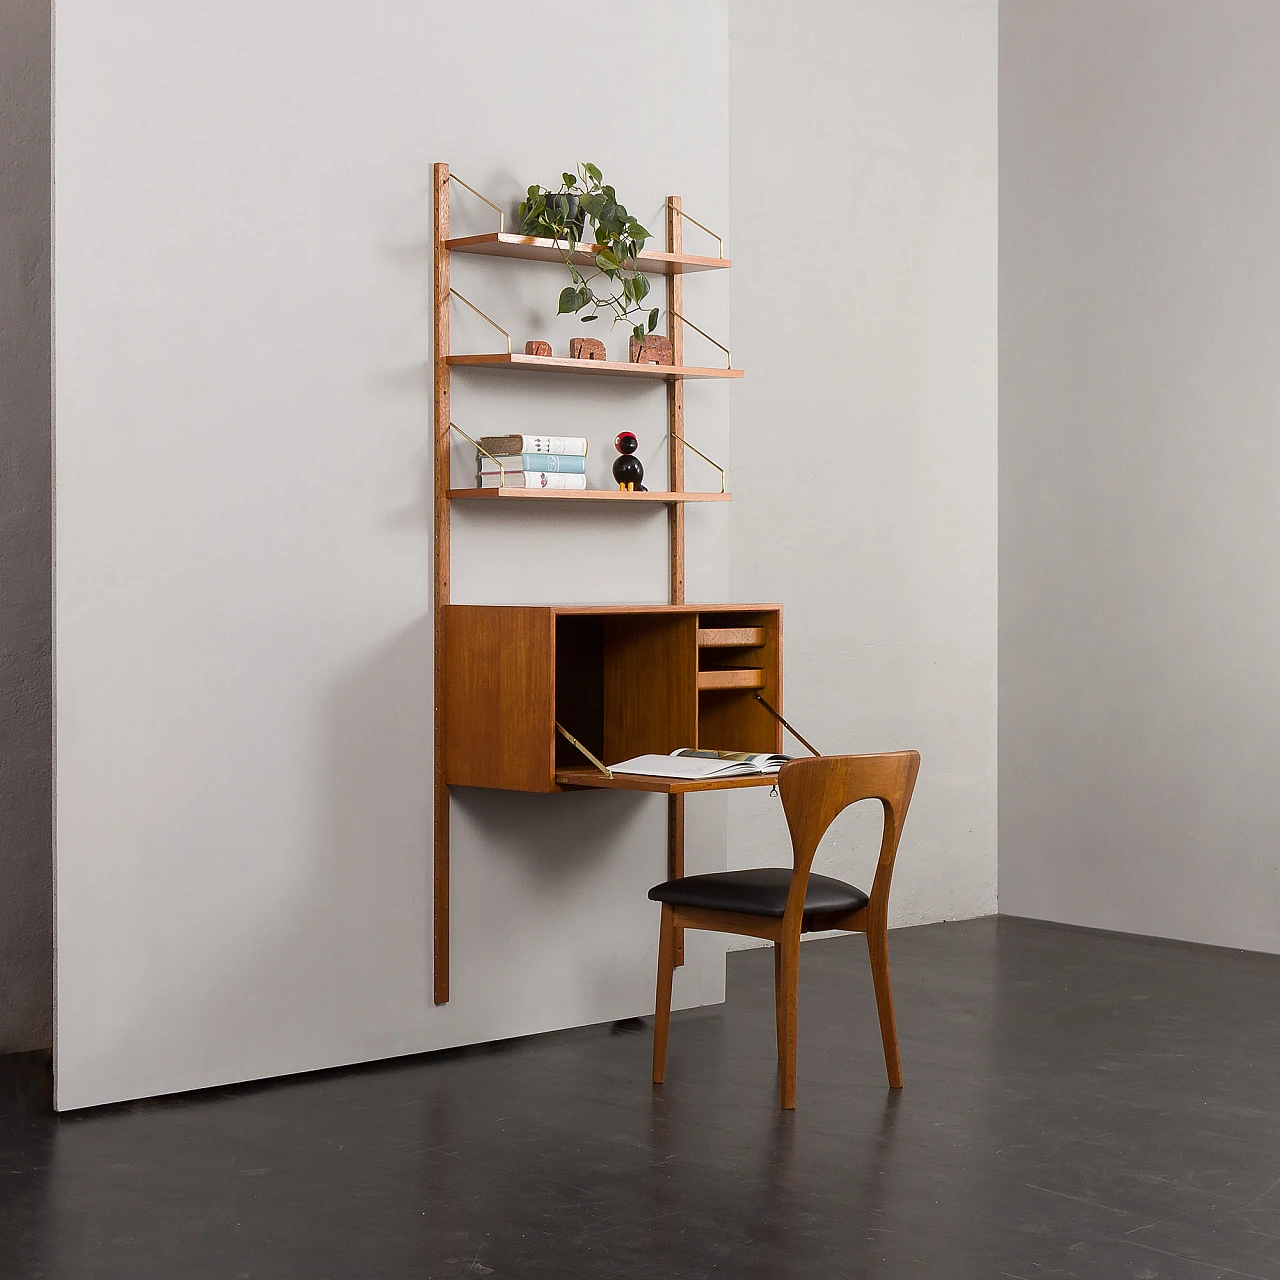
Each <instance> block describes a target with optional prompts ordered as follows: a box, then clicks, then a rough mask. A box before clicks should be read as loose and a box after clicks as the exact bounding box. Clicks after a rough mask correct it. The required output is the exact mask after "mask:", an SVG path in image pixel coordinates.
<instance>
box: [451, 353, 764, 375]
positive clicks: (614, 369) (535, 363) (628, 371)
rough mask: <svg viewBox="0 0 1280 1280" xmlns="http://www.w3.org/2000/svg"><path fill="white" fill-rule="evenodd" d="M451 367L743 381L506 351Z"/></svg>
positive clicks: (462, 359)
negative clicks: (508, 352)
mask: <svg viewBox="0 0 1280 1280" xmlns="http://www.w3.org/2000/svg"><path fill="white" fill-rule="evenodd" d="M447 363H448V364H451V365H454V366H461V367H470V368H478V369H528V370H533V371H534V372H536V373H585V374H594V375H595V376H596V377H600V376H602V375H603V376H604V377H614V378H656V379H658V380H659V381H665V382H674V381H676V380H678V379H683V378H741V377H742V370H741V369H696V368H691V367H690V366H688V365H670V364H631V363H629V362H628V361H625V360H570V359H569V358H568V357H567V356H526V355H521V354H520V353H519V352H512V353H511V354H510V355H508V354H507V353H506V352H505V351H499V352H493V353H489V354H485V355H477V356H449V357H448V360H447Z"/></svg>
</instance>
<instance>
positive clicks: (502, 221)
mask: <svg viewBox="0 0 1280 1280" xmlns="http://www.w3.org/2000/svg"><path fill="white" fill-rule="evenodd" d="M449 177H451V178H452V179H453V180H454V182H456V183H457V184H458V186H460V187H465V188H466V189H467V190H468V191H470V192H471V194H472V195H473V196H475V197H476V199H477V200H483V201H484V202H485V204H487V205H488V206H489V208H490V209H492V210H493V211H494V213H496V214H497V215H498V234H499V235H501V234H502V233H503V231H504V230H505V228H506V221H507V219H506V215H505V214H504V213H503V212H502V210H501V209H500V208H499V207H498V206H497V205H496V204H494V203H493V201H492V200H490V199H489V197H488V196H486V195H483V194H482V193H481V192H479V191H477V190H476V189H475V187H473V186H472V185H471V184H470V183H469V182H463V180H462V179H461V178H460V177H458V175H457V174H456V173H451V174H450V175H449ZM702 229H703V230H704V231H705V230H706V227H703V228H702ZM711 234H712V235H714V234H715V232H714V231H713V232H712V233H711ZM720 256H721V257H722V258H723V257H724V254H723V253H722V254H721V255H720Z"/></svg>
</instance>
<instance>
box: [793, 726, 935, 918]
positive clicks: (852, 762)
mask: <svg viewBox="0 0 1280 1280" xmlns="http://www.w3.org/2000/svg"><path fill="white" fill-rule="evenodd" d="M919 771H920V753H919V752H918V751H890V752H887V753H885V754H884V755H874V756H813V757H810V758H805V759H800V760H792V761H791V762H790V763H788V764H784V765H783V766H782V768H781V770H780V771H779V773H778V791H779V792H780V793H781V795H782V809H783V812H784V813H785V814H786V815H787V827H788V828H789V829H790V831H791V852H792V858H793V860H794V870H793V873H792V877H791V892H790V895H789V896H788V899H787V919H788V921H789V922H795V923H798V921H799V918H800V917H801V916H802V915H803V913H804V898H805V891H806V889H807V888H808V883H809V870H810V868H811V867H812V866H813V857H814V854H815V853H817V851H818V845H819V843H820V842H821V840H822V837H823V836H824V835H825V834H826V832H827V828H828V827H830V826H831V824H832V823H833V822H834V821H835V820H836V818H837V817H838V816H839V815H840V814H841V813H843V812H844V810H845V809H847V808H848V807H849V806H850V805H851V804H856V803H857V802H858V801H859V800H879V801H880V803H881V804H882V805H883V806H884V834H883V835H882V836H881V839H880V860H879V861H878V862H877V864H876V875H875V881H874V883H873V884H872V886H871V893H870V895H869V896H870V899H871V901H870V903H869V904H868V908H867V909H868V911H869V912H872V913H879V912H887V911H888V904H889V882H890V880H891V879H892V878H893V861H894V858H895V857H897V853H898V841H899V839H900V838H901V836H902V824H903V822H904V821H905V820H906V817H907V806H908V805H910V803H911V793H912V791H913V790H914V789H915V785H916V774H917V773H918V772H919Z"/></svg>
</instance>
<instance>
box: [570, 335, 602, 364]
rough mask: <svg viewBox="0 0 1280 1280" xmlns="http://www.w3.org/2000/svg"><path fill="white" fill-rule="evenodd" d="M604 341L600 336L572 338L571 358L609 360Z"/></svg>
mask: <svg viewBox="0 0 1280 1280" xmlns="http://www.w3.org/2000/svg"><path fill="white" fill-rule="evenodd" d="M608 358H609V357H608V356H607V355H605V351H604V343H603V342H601V341H600V339H599V338H570V339H569V359H571V360H607V359H608Z"/></svg>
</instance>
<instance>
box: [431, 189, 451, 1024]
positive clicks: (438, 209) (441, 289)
mask: <svg viewBox="0 0 1280 1280" xmlns="http://www.w3.org/2000/svg"><path fill="white" fill-rule="evenodd" d="M432 177H433V181H432V200H431V204H432V219H433V222H434V244H435V254H434V258H433V267H434V276H433V280H434V299H433V302H434V306H433V325H432V330H433V332H432V340H433V350H432V359H433V366H434V370H433V373H434V376H433V386H434V404H433V408H434V414H435V420H434V431H435V440H434V444H435V448H434V473H433V479H434V489H435V501H434V534H435V538H434V548H433V555H434V560H435V580H434V590H433V603H434V616H433V623H434V626H433V630H434V642H435V764H434V768H433V786H432V800H433V819H432V823H433V832H432V834H433V837H434V838H433V841H432V907H433V916H434V928H433V930H432V952H433V955H432V987H433V995H434V999H435V1002H436V1004H445V1003H447V1001H448V999H449V786H448V783H447V782H446V781H445V764H444V759H445V752H446V749H447V748H446V743H447V741H448V728H447V725H448V722H447V720H446V717H445V710H444V690H445V688H446V687H447V686H448V682H449V669H448V665H447V657H446V652H445V650H446V641H445V609H446V608H447V606H448V604H449V590H450V582H449V574H450V565H451V563H452V556H451V548H450V545H449V533H450V529H449V496H448V494H449V479H450V477H449V463H450V444H451V441H450V438H449V414H450V405H449V365H448V362H447V361H448V355H449V251H448V250H447V249H446V248H445V241H447V240H448V238H449V166H448V165H447V164H437V165H436V166H435V169H434V172H433V175H432Z"/></svg>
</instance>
